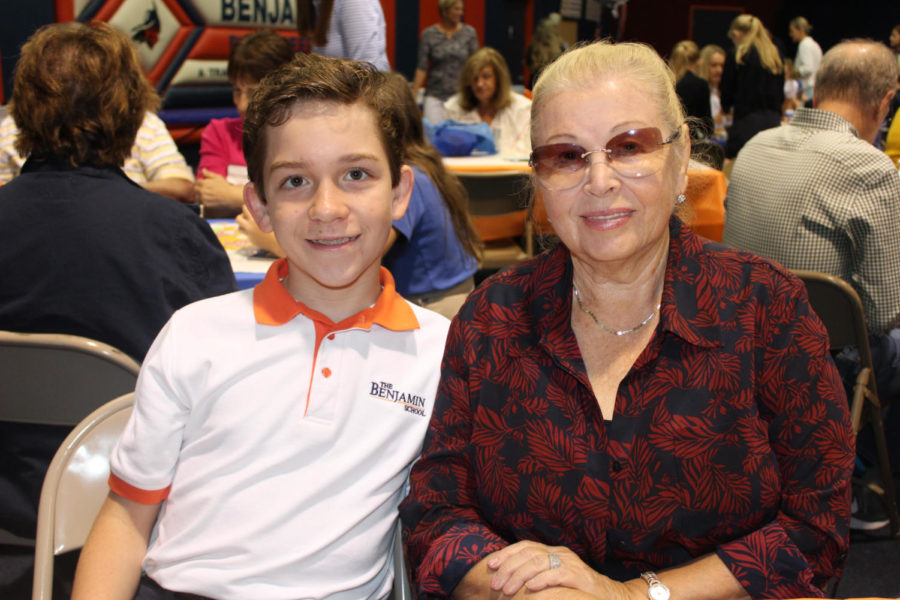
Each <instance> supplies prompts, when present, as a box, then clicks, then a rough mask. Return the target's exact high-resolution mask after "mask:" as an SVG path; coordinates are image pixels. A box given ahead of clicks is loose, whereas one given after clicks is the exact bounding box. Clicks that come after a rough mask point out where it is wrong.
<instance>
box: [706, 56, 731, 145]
mask: <svg viewBox="0 0 900 600" xmlns="http://www.w3.org/2000/svg"><path fill="white" fill-rule="evenodd" d="M724 70H725V50H724V49H723V48H722V47H721V46H717V45H715V44H707V45H706V46H703V48H702V49H701V50H700V70H699V75H700V77H702V78H703V79H705V80H706V83H707V84H709V108H710V112H711V113H712V118H713V123H714V124H715V125H714V131H713V138H714V139H716V140H721V141H722V142H723V143H724V141H725V140H726V139H727V137H728V133H727V131H726V127H728V126H730V125H731V115H728V114H726V113H725V112H724V111H723V110H722V92H721V91H720V86H721V85H722V71H724Z"/></svg>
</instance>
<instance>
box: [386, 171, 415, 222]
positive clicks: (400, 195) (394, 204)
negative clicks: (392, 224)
mask: <svg viewBox="0 0 900 600" xmlns="http://www.w3.org/2000/svg"><path fill="white" fill-rule="evenodd" d="M413 179H414V175H413V170H412V167H410V166H409V165H402V166H401V167H400V180H399V181H398V182H397V187H395V188H394V190H393V195H394V197H393V199H392V200H391V218H392V219H393V220H394V221H396V220H397V219H399V218H401V217H402V216H403V215H405V214H406V207H407V206H409V197H410V196H412V191H413Z"/></svg>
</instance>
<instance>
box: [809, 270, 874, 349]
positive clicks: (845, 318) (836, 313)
mask: <svg viewBox="0 0 900 600" xmlns="http://www.w3.org/2000/svg"><path fill="white" fill-rule="evenodd" d="M791 271H792V272H793V273H794V275H796V276H797V277H799V278H800V279H802V280H803V283H804V284H806V292H807V294H808V295H809V304H810V306H812V309H813V310H814V311H815V312H816V314H817V315H819V318H820V319H821V320H822V323H824V324H825V329H827V330H828V340H829V342H830V344H831V349H832V350H835V351H837V350H840V349H841V348H844V347H846V346H854V347H856V349H857V350H858V351H859V356H860V361H861V363H862V365H863V366H864V367H871V366H872V355H871V352H870V350H869V334H868V329H867V328H866V315H865V311H864V309H863V305H862V300H860V298H859V294H857V293H856V290H854V289H853V286H851V285H850V284H849V283H847V282H846V281H844V280H843V279H841V278H840V277H835V276H834V275H829V274H828V273H820V272H818V271H804V270H801V269H792V270H791Z"/></svg>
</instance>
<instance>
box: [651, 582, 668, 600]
mask: <svg viewBox="0 0 900 600" xmlns="http://www.w3.org/2000/svg"><path fill="white" fill-rule="evenodd" d="M647 595H648V596H650V600H669V588H667V587H666V586H664V585H663V584H661V583H655V584H653V585H651V586H650V589H649V590H647Z"/></svg>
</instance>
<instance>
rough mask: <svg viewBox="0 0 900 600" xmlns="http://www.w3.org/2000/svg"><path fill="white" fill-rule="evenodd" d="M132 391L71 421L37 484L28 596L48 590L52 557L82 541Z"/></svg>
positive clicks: (41, 599) (47, 594) (103, 488)
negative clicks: (41, 483) (41, 482)
mask: <svg viewBox="0 0 900 600" xmlns="http://www.w3.org/2000/svg"><path fill="white" fill-rule="evenodd" d="M133 396H134V393H133V392H130V393H128V394H125V395H123V396H119V397H118V398H116V399H114V400H111V401H109V402H107V403H106V404H103V405H102V406H100V408H98V409H96V410H95V411H93V412H92V413H91V414H90V415H88V416H87V417H86V418H85V419H84V420H83V421H81V422H80V423H79V424H78V425H76V426H75V429H73V430H72V432H71V433H70V434H69V436H68V437H67V438H66V439H65V441H64V442H63V443H62V446H60V448H59V450H58V451H57V452H56V455H55V456H54V457H53V461H52V462H51V463H50V468H49V469H47V476H46V477H45V478H44V486H43V487H42V488H41V502H40V505H39V507H38V525H37V537H36V539H35V545H34V587H33V588H32V600H46V599H48V598H51V597H52V593H53V559H54V557H56V556H58V555H60V554H63V553H65V552H70V551H72V550H77V549H78V548H81V547H82V546H83V545H84V542H85V541H86V540H87V536H88V533H90V530H91V526H92V525H93V523H94V519H95V518H96V517H97V513H98V512H99V511H100V507H101V505H102V504H103V501H104V500H105V499H106V496H107V493H108V492H109V488H108V487H107V480H108V478H109V453H110V451H111V450H112V447H113V445H114V444H115V443H116V440H118V439H119V435H120V434H121V433H122V430H123V429H124V428H125V424H126V423H127V422H128V418H129V417H130V416H131V408H132V402H133Z"/></svg>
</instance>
